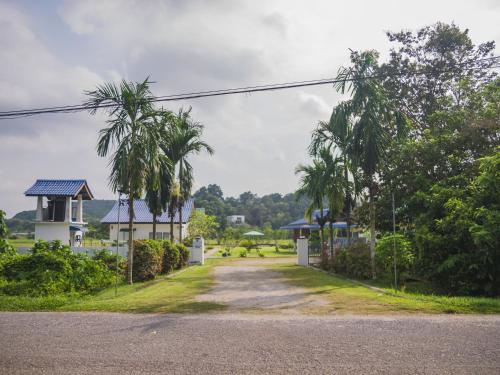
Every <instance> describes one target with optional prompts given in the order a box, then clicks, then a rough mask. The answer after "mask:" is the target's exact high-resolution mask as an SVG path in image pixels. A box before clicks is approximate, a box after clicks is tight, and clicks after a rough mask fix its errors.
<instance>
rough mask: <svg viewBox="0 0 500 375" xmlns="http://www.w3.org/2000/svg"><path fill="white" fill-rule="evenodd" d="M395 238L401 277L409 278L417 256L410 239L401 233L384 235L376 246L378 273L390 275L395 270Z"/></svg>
mask: <svg viewBox="0 0 500 375" xmlns="http://www.w3.org/2000/svg"><path fill="white" fill-rule="evenodd" d="M394 240H395V242H396V266H397V271H398V274H399V278H401V279H406V278H408V272H409V271H410V269H411V267H412V266H413V262H414V260H415V256H414V254H413V250H412V247H411V243H410V241H408V239H407V238H406V237H404V236H402V235H401V234H396V235H395V236H393V235H389V236H385V237H382V238H381V239H380V240H378V241H377V246H376V247H375V264H376V267H377V274H380V275H382V276H384V275H385V276H388V275H391V274H393V272H394Z"/></svg>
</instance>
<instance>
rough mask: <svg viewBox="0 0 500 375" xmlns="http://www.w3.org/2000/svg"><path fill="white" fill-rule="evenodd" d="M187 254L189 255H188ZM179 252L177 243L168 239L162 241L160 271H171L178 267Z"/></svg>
mask: <svg viewBox="0 0 500 375" xmlns="http://www.w3.org/2000/svg"><path fill="white" fill-rule="evenodd" d="M188 256H189V255H188ZM180 257H181V254H180V253H179V248H178V247H177V245H175V244H173V243H172V242H170V241H163V266H162V273H169V272H172V271H173V270H174V269H177V268H178V267H179V260H180Z"/></svg>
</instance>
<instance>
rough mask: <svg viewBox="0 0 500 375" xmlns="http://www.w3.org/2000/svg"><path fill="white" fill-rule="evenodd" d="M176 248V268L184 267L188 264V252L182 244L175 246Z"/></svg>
mask: <svg viewBox="0 0 500 375" xmlns="http://www.w3.org/2000/svg"><path fill="white" fill-rule="evenodd" d="M176 247H177V250H178V251H179V262H178V264H177V267H176V268H183V267H186V266H187V265H188V263H189V250H188V248H187V247H186V246H185V245H183V244H177V245H176Z"/></svg>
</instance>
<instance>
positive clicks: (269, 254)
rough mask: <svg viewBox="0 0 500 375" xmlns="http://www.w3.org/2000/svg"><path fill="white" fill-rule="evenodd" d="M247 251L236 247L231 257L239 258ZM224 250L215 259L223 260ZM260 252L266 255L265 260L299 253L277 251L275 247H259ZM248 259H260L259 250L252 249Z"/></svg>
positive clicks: (286, 250)
mask: <svg viewBox="0 0 500 375" xmlns="http://www.w3.org/2000/svg"><path fill="white" fill-rule="evenodd" d="M243 250H245V248H244V247H239V246H237V247H234V248H232V249H231V257H235V258H239V257H240V253H241V252H242V251H243ZM223 251H224V248H223V247H221V248H220V250H219V251H217V252H216V253H215V254H214V255H213V257H217V258H221V257H222V252H223ZM259 251H260V253H261V254H263V255H264V258H281V257H296V256H297V253H295V252H294V251H293V250H291V249H290V250H289V249H279V251H276V248H275V247H274V246H263V247H259ZM247 258H259V254H258V253H257V249H252V250H251V251H250V252H247Z"/></svg>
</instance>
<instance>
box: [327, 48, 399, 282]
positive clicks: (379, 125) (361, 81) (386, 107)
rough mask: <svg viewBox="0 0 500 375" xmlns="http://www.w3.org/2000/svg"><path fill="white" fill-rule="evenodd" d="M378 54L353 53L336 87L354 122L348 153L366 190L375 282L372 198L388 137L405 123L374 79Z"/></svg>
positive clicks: (347, 112)
mask: <svg viewBox="0 0 500 375" xmlns="http://www.w3.org/2000/svg"><path fill="white" fill-rule="evenodd" d="M377 58H378V53H377V52H375V51H365V52H361V53H359V52H352V53H351V62H352V64H353V66H352V67H350V68H341V69H340V71H339V74H338V77H337V78H339V79H340V81H339V82H338V83H337V84H336V88H337V90H339V91H340V92H341V93H342V94H344V93H348V94H350V95H351V99H349V100H348V101H346V102H345V103H344V104H343V106H344V109H343V111H344V112H345V113H346V114H347V116H345V118H351V119H352V121H353V128H352V138H351V140H350V144H349V145H348V149H349V150H350V154H351V155H352V158H353V160H354V162H355V165H356V166H357V167H358V168H360V170H361V171H362V174H363V183H364V186H365V187H366V188H367V189H368V196H369V208H370V210H369V211H370V257H371V265H372V274H373V277H374V278H375V200H374V199H375V194H376V190H377V182H376V179H377V173H378V171H379V169H380V165H381V163H382V162H383V159H384V152H385V150H386V149H387V148H388V146H389V142H390V140H391V136H393V135H397V136H402V135H404V134H405V130H406V125H407V119H406V117H405V116H404V115H403V114H402V113H401V112H399V111H397V110H396V109H395V108H394V106H393V105H392V103H391V102H390V101H389V99H388V98H387V96H386V94H385V91H384V89H383V87H382V85H381V84H380V83H379V82H378V80H377V79H375V78H371V79H367V78H366V77H370V76H374V75H375V73H376V68H377Z"/></svg>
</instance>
